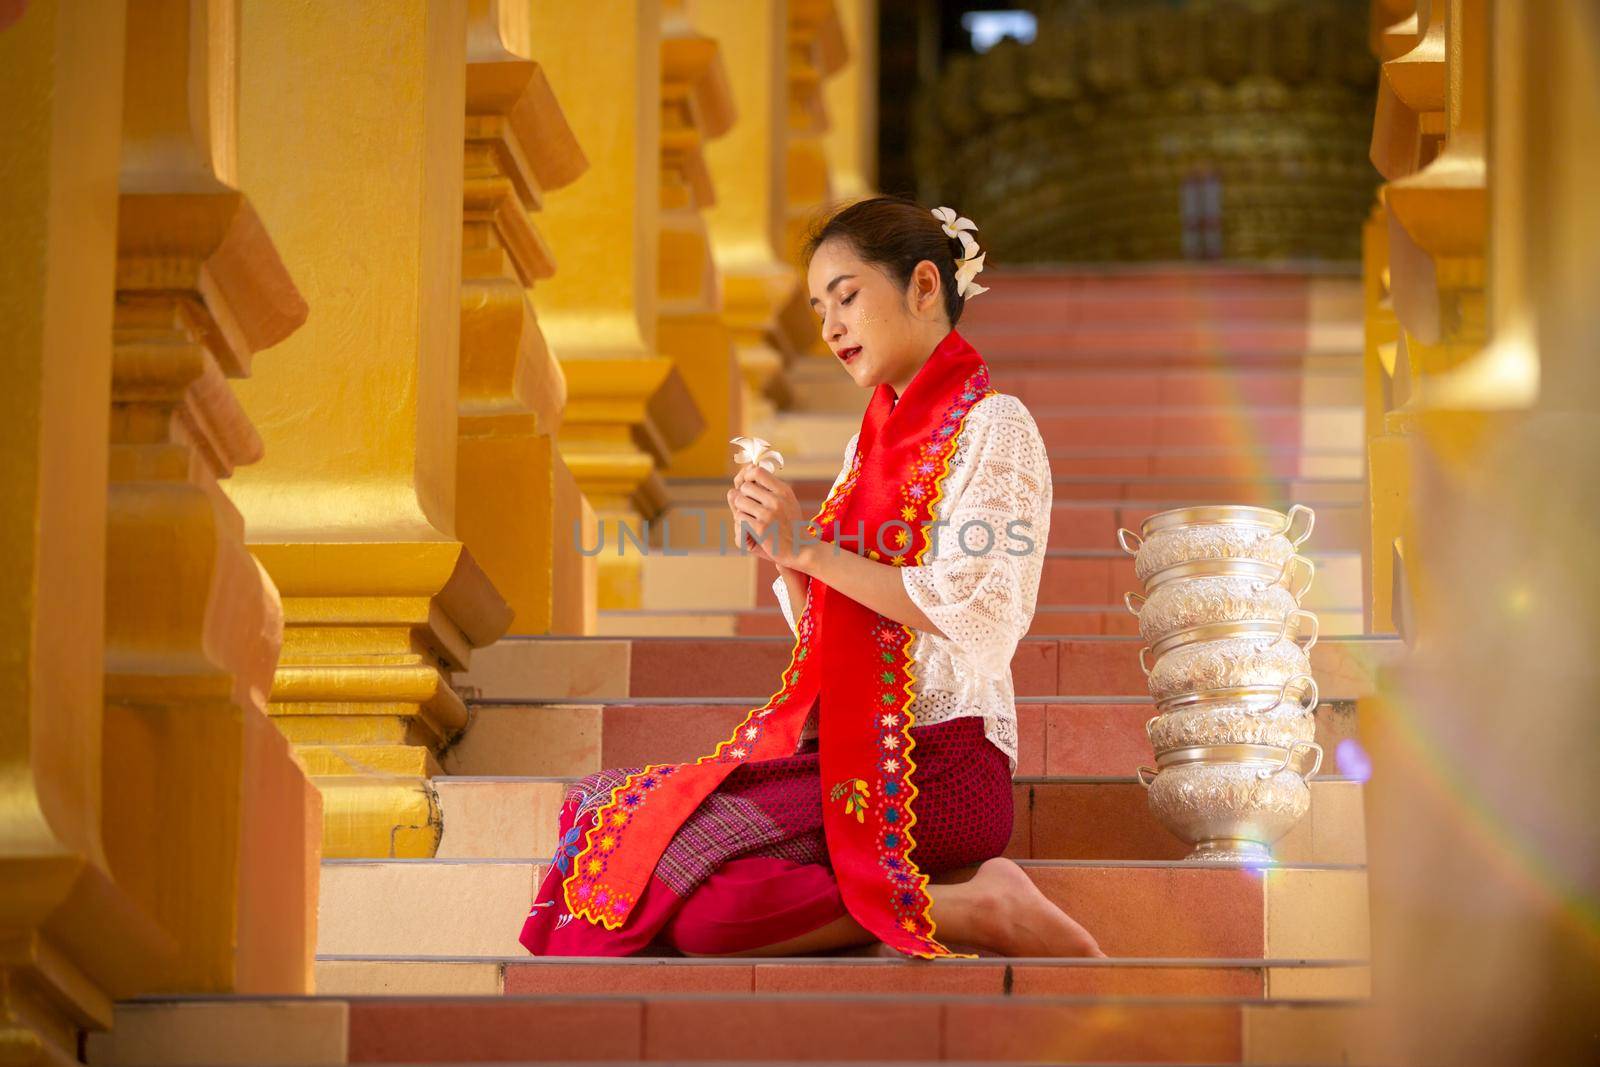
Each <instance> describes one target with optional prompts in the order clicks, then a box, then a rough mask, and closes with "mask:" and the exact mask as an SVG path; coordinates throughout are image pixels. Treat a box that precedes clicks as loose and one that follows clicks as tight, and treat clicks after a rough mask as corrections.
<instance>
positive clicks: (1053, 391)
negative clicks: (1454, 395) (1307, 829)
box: [991, 366, 1306, 410]
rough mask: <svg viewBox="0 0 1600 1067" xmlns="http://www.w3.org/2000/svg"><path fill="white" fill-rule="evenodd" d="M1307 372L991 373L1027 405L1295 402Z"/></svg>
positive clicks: (1026, 370) (1004, 390)
mask: <svg viewBox="0 0 1600 1067" xmlns="http://www.w3.org/2000/svg"><path fill="white" fill-rule="evenodd" d="M1305 380H1306V376H1305V375H1304V374H1303V373H1301V372H1299V371H1289V370H1252V369H1249V368H1241V369H1236V370H1235V369H1230V368H1218V369H1215V370H1210V369H1207V370H1171V371H1159V370H1125V371H1113V370H1095V369H1082V370H1075V369H1068V368H1055V367H1050V366H1040V367H1027V368H1013V369H1008V370H1004V371H998V372H996V373H995V375H994V377H993V379H992V380H991V384H992V385H993V386H994V387H995V388H996V389H998V390H999V391H1000V392H1002V393H1010V394H1012V395H1013V396H1015V397H1017V398H1018V399H1019V400H1021V401H1022V402H1023V403H1024V404H1026V405H1027V406H1028V408H1029V409H1030V410H1036V409H1045V408H1052V407H1060V406H1074V407H1086V406H1089V405H1093V404H1106V405H1112V406H1116V407H1151V406H1173V407H1193V408H1204V407H1213V406H1215V407H1223V408H1244V409H1245V410H1249V409H1251V408H1255V407H1299V406H1300V404H1301V401H1302V398H1303V392H1304V388H1305Z"/></svg>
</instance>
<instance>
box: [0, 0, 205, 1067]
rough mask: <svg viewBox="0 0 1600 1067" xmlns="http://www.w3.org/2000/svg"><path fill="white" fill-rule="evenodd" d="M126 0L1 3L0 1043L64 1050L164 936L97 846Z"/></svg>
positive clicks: (165, 943) (107, 1009) (160, 952)
mask: <svg viewBox="0 0 1600 1067" xmlns="http://www.w3.org/2000/svg"><path fill="white" fill-rule="evenodd" d="M123 25H124V5H122V4H121V3H115V2H111V0H98V2H96V0H35V2H34V3H31V4H29V5H27V7H26V8H25V9H22V10H20V11H18V10H16V9H14V8H13V9H9V10H7V11H6V12H5V13H4V14H0V94H3V96H4V99H5V101H6V105H5V107H4V108H0V144H3V145H5V165H4V179H3V180H0V248H4V249H5V255H4V256H3V257H0V352H4V353H5V359H6V364H5V365H6V383H5V388H4V389H3V390H0V454H3V455H4V456H5V458H6V462H5V464H4V465H3V466H0V486H3V491H4V500H5V507H4V508H0V545H3V546H4V548H5V553H6V566H5V567H4V568H3V570H0V625H3V629H4V632H5V634H6V662H7V669H6V670H5V671H4V672H0V686H3V687H4V689H3V697H0V887H3V889H0V946H3V948H0V1059H3V1060H4V1062H6V1063H8V1064H46V1063H49V1064H62V1063H72V1062H76V1060H77V1049H78V1031H79V1030H80V1029H83V1028H96V1029H98V1028H104V1027H107V1026H109V1025H110V1024H111V1004H112V1001H113V1000H114V999H117V998H121V997H129V996H134V995H137V994H138V993H140V992H142V991H144V989H145V988H147V983H148V982H149V980H150V978H151V977H152V976H153V975H154V974H156V973H158V972H159V971H161V970H162V969H163V968H164V967H166V966H169V965H170V963H171V959H172V955H173V954H174V953H175V952H176V949H177V944H176V942H175V941H174V940H173V939H172V938H171V936H170V935H169V934H168V933H167V932H166V931H164V930H162V929H161V927H160V926H159V925H157V924H156V923H155V922H154V920H153V919H152V917H151V916H150V915H148V914H147V913H146V912H145V911H144V910H143V909H142V908H141V907H140V906H139V905H138V904H137V903H135V901H134V899H133V898H132V897H131V896H130V894H129V892H128V891H127V890H126V889H124V888H123V887H121V886H119V885H118V884H117V883H116V882H114V881H113V879H112V874H111V870H112V868H111V863H110V861H109V859H108V857H107V855H106V850H105V848H104V846H103V844H102V841H103V836H104V824H103V810H104V802H103V795H102V792H101V772H102V764H103V747H102V733H101V730H102V723H103V721H104V702H103V694H104V684H103V681H104V674H103V672H104V651H105V612H104V605H105V592H106V590H105V580H106V570H105V550H106V470H107V440H108V434H107V417H106V413H107V409H108V406H109V404H110V402H111V322H112V290H113V284H114V282H113V279H114V277H115V271H116V265H117V260H116V253H117V249H116V217H117V151H118V143H119V140H120V137H121V133H120V131H121V122H120V114H121V108H122V63H123Z"/></svg>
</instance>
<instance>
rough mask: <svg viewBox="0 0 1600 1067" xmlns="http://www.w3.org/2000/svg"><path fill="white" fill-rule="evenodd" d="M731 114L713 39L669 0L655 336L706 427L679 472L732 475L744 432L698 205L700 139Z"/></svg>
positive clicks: (678, 461) (705, 197) (680, 456)
mask: <svg viewBox="0 0 1600 1067" xmlns="http://www.w3.org/2000/svg"><path fill="white" fill-rule="evenodd" d="M734 120H735V116H734V104H733V96H732V91H731V89H730V88H729V85H728V75H727V71H726V70H725V69H724V67H723V64H722V53H721V49H720V47H719V45H718V43H717V41H716V40H715V39H714V38H711V37H707V36H705V35H703V34H701V33H699V32H697V31H696V29H695V27H694V25H693V23H692V21H691V19H690V16H689V12H688V10H687V0H667V2H666V4H665V5H664V8H663V17H662V27H661V259H660V266H659V268H658V269H659V280H658V292H659V293H660V297H661V303H660V316H659V318H658V319H657V324H656V336H657V343H658V344H659V346H660V349H661V352H662V354H663V355H666V356H669V357H671V359H672V361H673V363H675V364H676V365H677V367H678V373H679V374H681V375H682V376H683V381H684V384H685V386H687V387H688V390H689V394H690V395H691V396H692V397H693V398H694V403H695V406H696V407H697V408H698V409H699V410H700V415H701V417H702V418H703V419H705V422H706V428H705V430H704V432H702V433H701V434H700V435H699V436H698V437H697V438H695V440H694V441H693V443H691V444H689V445H688V446H686V447H684V448H682V449H680V450H679V451H678V452H677V453H676V454H675V455H674V456H673V457H672V462H671V465H670V466H669V467H668V473H669V474H670V475H672V476H674V477H679V478H723V477H730V476H731V475H732V474H733V451H732V447H731V446H730V445H729V444H728V442H729V440H730V439H731V438H732V437H733V436H734V435H735V434H740V433H743V432H744V408H743V396H742V394H743V389H742V386H741V377H740V374H739V363H738V358H737V356H736V354H735V352H734V347H733V336H732V334H731V333H730V332H729V329H728V325H727V323H726V322H724V321H723V318H722V293H721V283H720V280H719V279H718V277H717V264H716V260H715V257H714V255H713V252H712V248H711V237H710V234H709V233H708V232H707V229H706V222H705V216H704V213H705V211H706V209H707V208H709V207H710V206H711V205H712V204H714V203H715V202H716V200H717V194H716V187H715V183H714V182H713V181H712V178H711V172H710V169H709V168H708V167H707V166H706V158H705V145H706V143H707V142H708V141H711V140H713V139H715V138H717V137H721V136H722V135H723V134H725V133H727V132H728V130H729V128H730V127H732V126H733V124H734Z"/></svg>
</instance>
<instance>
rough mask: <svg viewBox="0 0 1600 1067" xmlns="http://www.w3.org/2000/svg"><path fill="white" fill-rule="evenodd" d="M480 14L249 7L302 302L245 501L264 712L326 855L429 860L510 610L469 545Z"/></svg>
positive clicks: (256, 153) (269, 141)
mask: <svg viewBox="0 0 1600 1067" xmlns="http://www.w3.org/2000/svg"><path fill="white" fill-rule="evenodd" d="M466 29H467V27H466V4H465V2H464V0H457V2H453V3H452V2H429V0H342V2H341V3H338V4H310V5H306V4H283V3H279V2H277V0H244V4H243V23H242V28H241V34H240V71H241V79H240V90H239V96H240V106H239V175H240V185H241V186H242V187H243V188H244V190H245V191H246V192H248V193H249V195H250V197H251V199H252V201H253V202H254V203H255V205H256V209H257V211H258V212H259V213H260V215H261V218H262V220H263V221H264V223H265V224H266V227H267V230H268V232H270V233H271V234H272V236H273V241H274V242H275V243H276V244H277V246H278V249H279V252H280V253H281V254H282V256H283V259H284V262H285V264H286V265H287V266H288V268H289V272H290V274H291V275H292V276H293V277H294V278H295V279H296V281H297V282H298V283H299V285H300V287H301V291H302V292H303V293H304V294H305V296H306V299H307V301H308V302H309V303H310V305H311V309H312V310H311V316H310V318H309V319H308V321H307V323H306V325H305V327H303V328H302V329H300V330H299V331H297V332H296V333H295V334H294V335H293V336H292V337H290V338H289V339H288V340H287V341H285V342H283V343H282V344H280V345H279V346H277V348H276V349H274V350H273V351H272V352H271V353H270V355H269V357H268V358H267V359H266V360H265V361H264V362H263V364H262V366H261V367H260V368H259V369H258V371H257V373H256V375H255V377H254V378H253V379H252V380H250V381H249V382H244V383H241V384H240V387H239V393H240V398H241V400H242V401H243V404H244V407H245V410H246V411H247V412H248V413H249V415H250V417H251V419H252V421H253V422H254V423H255V424H256V426H257V427H258V428H259V429H260V431H261V435H262V437H263V439H264V440H265V442H266V458H265V460H264V461H263V462H261V463H258V464H256V465H255V466H253V467H250V468H248V469H246V470H244V471H241V472H240V473H239V474H237V475H235V477H234V478H233V479H232V480H231V481H230V483H229V485H228V489H229V492H230V495H232V496H233V498H234V501H235V502H236V503H237V504H238V505H239V509H240V511H242V512H243V513H244V516H245V520H246V524H247V531H248V538H249V542H250V545H251V549H252V550H253V551H254V552H255V554H256V556H257V558H258V559H260V560H261V561H262V562H263V563H264V564H266V567H267V570H268V572H269V573H271V575H272V578H273V580H274V581H275V582H276V583H277V585H278V588H279V590H280V591H281V592H282V594H283V597H284V613H285V619H286V623H287V628H286V633H285V636H284V650H283V656H282V659H281V661H280V663H279V666H278V671H277V677H276V680H275V682H274V684H273V688H272V703H271V706H270V711H271V713H272V714H273V715H274V716H275V717H276V720H277V723H278V726H279V728H280V729H282V730H283V731H284V733H285V734H287V735H288V737H289V738H290V740H292V741H294V742H295V743H296V745H297V747H298V749H299V752H300V756H301V758H302V759H303V760H304V761H305V763H306V765H307V767H308V768H309V769H310V771H311V773H312V774H313V775H314V776H316V782H317V785H318V786H319V787H320V788H321V790H322V797H323V806H324V838H323V840H324V852H325V854H326V855H327V856H330V857H340V856H343V857H358V856H400V857H419V856H430V855H432V854H433V851H434V849H435V848H436V846H437V844H438V839H439V834H440V821H439V808H438V803H437V799H436V797H435V796H434V793H433V791H432V788H431V787H430V785H429V783H428V777H429V776H430V775H432V774H433V773H435V772H436V771H437V769H438V767H437V762H436V759H435V756H436V753H437V751H438V750H439V748H440V747H441V746H442V745H444V744H445V743H446V742H447V741H448V740H449V739H450V738H451V737H452V736H453V735H455V734H456V733H458V732H459V731H460V730H461V729H462V728H463V727H464V726H465V724H466V719H467V715H466V707H465V705H464V703H463V702H462V699H461V697H460V696H459V695H458V694H457V693H456V692H455V690H454V689H452V688H451V686H450V672H451V671H455V670H461V669H463V668H464V667H465V666H466V664H467V661H468V658H469V655H470V652H471V650H472V649H473V648H476V647H481V646H483V645H486V644H488V643H490V642H491V641H493V640H495V639H496V638H497V637H499V636H500V635H501V634H502V633H503V632H504V631H505V629H506V627H507V626H508V625H509V624H510V621H511V611H510V608H509V607H508V606H507V605H506V603H505V601H504V600H503V599H501V597H500V595H499V593H498V592H496V590H495V588H494V586H493V584H491V582H490V581H489V579H488V578H487V577H486V576H485V575H484V573H483V571H482V570H481V569H480V568H479V566H478V564H477V563H476V562H475V561H474V560H473V558H472V556H471V554H470V553H468V551H467V550H466V548H465V546H463V544H462V543H461V541H459V540H458V539H457V538H456V536H455V522H456V456H457V443H456V441H457V419H458V411H457V405H458V398H459V393H460V381H459V379H460V361H459V358H458V357H459V349H458V345H459V337H460V328H461V256H462V249H461V225H462V219H461V205H462V144H463V137H464V116H465V114H466V101H465V98H464V88H465V84H464V83H465V79H464V77H463V75H464V71H465V64H466Z"/></svg>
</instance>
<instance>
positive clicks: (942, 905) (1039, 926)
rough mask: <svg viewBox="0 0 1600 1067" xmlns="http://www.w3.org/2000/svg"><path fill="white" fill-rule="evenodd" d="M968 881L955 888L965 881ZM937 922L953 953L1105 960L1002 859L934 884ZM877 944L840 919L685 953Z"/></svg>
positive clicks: (789, 952)
mask: <svg viewBox="0 0 1600 1067" xmlns="http://www.w3.org/2000/svg"><path fill="white" fill-rule="evenodd" d="M969 872H971V873H970V876H968V877H966V878H964V879H963V880H960V881H956V880H952V879H954V878H959V877H961V876H962V875H968V873H969ZM928 896H929V897H930V898H931V899H932V900H933V921H934V925H935V927H936V928H937V929H936V934H937V936H938V938H939V940H940V941H942V942H944V943H945V944H946V945H949V946H956V945H960V946H966V947H971V948H973V949H987V950H989V951H991V952H996V953H998V954H1000V955H1002V956H1068V957H1071V956H1079V957H1081V956H1091V957H1104V956H1105V953H1104V952H1102V951H1100V946H1099V944H1097V943H1096V942H1095V939H1094V938H1093V937H1092V936H1091V935H1090V934H1089V931H1087V930H1085V929H1084V928H1083V927H1082V926H1080V925H1079V924H1078V923H1077V922H1076V921H1075V920H1074V919H1073V918H1072V916H1070V915H1068V914H1067V913H1066V912H1064V911H1062V910H1061V909H1060V908H1058V907H1056V906H1055V905H1054V904H1053V903H1051V902H1050V898H1049V897H1047V896H1045V895H1044V894H1043V893H1042V892H1040V891H1039V887H1038V886H1036V885H1034V884H1033V881H1032V879H1030V878H1029V877H1028V875H1027V872H1025V871H1024V870H1023V869H1022V868H1021V867H1019V866H1017V864H1016V863H1014V862H1012V861H1011V860H1008V859H1005V858H1004V857H996V858H995V859H991V860H986V861H984V862H983V863H981V864H979V865H978V866H977V867H976V868H972V867H967V868H963V869H961V870H960V871H947V872H945V873H944V875H942V876H935V877H933V878H930V879H929V884H928ZM877 940H878V939H877V938H876V937H874V936H873V935H872V934H871V933H869V932H868V931H867V929H866V928H865V927H863V926H862V925H861V924H860V923H858V922H857V921H856V920H855V919H854V918H853V917H851V916H849V915H846V916H843V917H842V918H839V919H835V920H834V921H833V922H831V923H829V924H827V925H826V926H822V927H819V928H817V929H815V930H811V931H809V932H807V933H804V934H801V935H799V936H798V937H792V938H789V939H788V940H785V941H779V942H777V943H775V944H771V945H763V946H761V947H760V948H754V949H746V950H744V951H741V952H719V953H709V952H685V953H684V955H685V956H719V957H739V956H801V955H806V954H808V953H814V952H830V951H836V950H838V949H844V948H853V947H855V946H858V945H870V944H873V943H874V942H876V941H877Z"/></svg>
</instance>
